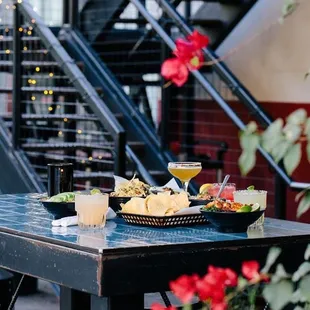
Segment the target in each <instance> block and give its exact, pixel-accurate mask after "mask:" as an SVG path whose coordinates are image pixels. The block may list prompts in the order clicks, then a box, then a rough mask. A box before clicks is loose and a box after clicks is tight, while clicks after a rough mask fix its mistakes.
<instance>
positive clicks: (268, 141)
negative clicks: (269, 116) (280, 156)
mask: <svg viewBox="0 0 310 310" xmlns="http://www.w3.org/2000/svg"><path fill="white" fill-rule="evenodd" d="M282 128H283V120H282V119H281V118H278V119H277V120H275V121H274V122H273V123H272V124H271V125H270V126H269V127H268V128H267V129H266V130H265V132H264V133H263V134H262V146H263V148H264V149H265V150H266V151H267V152H268V153H270V152H271V150H272V149H273V148H274V147H275V146H276V145H277V144H279V143H280V142H281V141H282V140H283V133H282Z"/></svg>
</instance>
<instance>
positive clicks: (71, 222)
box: [52, 208, 116, 227]
mask: <svg viewBox="0 0 310 310" xmlns="http://www.w3.org/2000/svg"><path fill="white" fill-rule="evenodd" d="M115 217H116V213H115V212H114V211H113V210H112V209H111V208H109V209H108V213H107V220H111V219H114V218H115ZM77 224H78V217H77V215H74V216H67V217H63V218H61V219H59V220H54V221H52V226H57V227H59V226H61V227H69V226H76V225H77Z"/></svg>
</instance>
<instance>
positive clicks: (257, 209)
mask: <svg viewBox="0 0 310 310" xmlns="http://www.w3.org/2000/svg"><path fill="white" fill-rule="evenodd" d="M259 210H260V205H259V204H258V203H255V204H254V205H253V206H252V210H251V212H255V211H259Z"/></svg>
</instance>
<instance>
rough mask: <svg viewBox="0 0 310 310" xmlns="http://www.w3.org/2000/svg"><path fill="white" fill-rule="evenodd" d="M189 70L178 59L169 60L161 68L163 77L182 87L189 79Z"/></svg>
mask: <svg viewBox="0 0 310 310" xmlns="http://www.w3.org/2000/svg"><path fill="white" fill-rule="evenodd" d="M188 73H189V72H188V69H187V67H186V65H185V64H184V63H182V62H181V61H180V60H179V59H178V58H170V59H167V60H166V61H165V62H164V63H163V64H162V67H161V75H162V76H163V77H164V78H165V79H166V80H171V81H172V82H173V83H174V84H175V85H177V86H178V87H181V86H182V85H183V84H184V83H185V82H186V81H187V78H188Z"/></svg>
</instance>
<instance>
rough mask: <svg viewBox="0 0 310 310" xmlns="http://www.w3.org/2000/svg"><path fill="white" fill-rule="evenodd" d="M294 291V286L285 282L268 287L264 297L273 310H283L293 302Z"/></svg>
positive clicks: (264, 291)
mask: <svg viewBox="0 0 310 310" xmlns="http://www.w3.org/2000/svg"><path fill="white" fill-rule="evenodd" d="M293 291H294V289H293V284H292V283H291V282H290V281H288V280H283V281H281V282H279V283H271V284H269V285H268V286H266V287H265V288H264V290H263V296H264V298H265V299H266V301H267V302H269V303H270V306H271V309H273V310H281V309H283V307H284V306H286V305H287V304H288V303H289V302H290V301H291V298H292V295H293Z"/></svg>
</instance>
